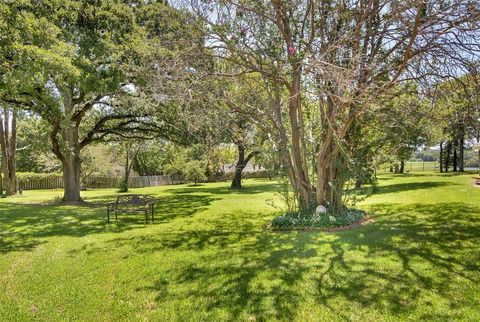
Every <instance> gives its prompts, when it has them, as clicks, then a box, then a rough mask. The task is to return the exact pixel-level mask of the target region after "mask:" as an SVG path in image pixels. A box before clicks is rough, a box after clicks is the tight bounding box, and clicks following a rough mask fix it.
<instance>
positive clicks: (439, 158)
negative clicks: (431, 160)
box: [438, 141, 443, 173]
mask: <svg viewBox="0 0 480 322" xmlns="http://www.w3.org/2000/svg"><path fill="white" fill-rule="evenodd" d="M438 161H439V164H440V173H443V141H442V142H440V156H439V157H438Z"/></svg>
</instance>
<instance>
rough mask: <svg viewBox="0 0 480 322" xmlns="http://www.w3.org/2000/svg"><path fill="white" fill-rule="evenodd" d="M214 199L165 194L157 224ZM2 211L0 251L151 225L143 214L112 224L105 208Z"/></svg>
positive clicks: (1, 207)
mask: <svg viewBox="0 0 480 322" xmlns="http://www.w3.org/2000/svg"><path fill="white" fill-rule="evenodd" d="M92 199H93V198H92ZM213 200H215V198H212V197H209V196H205V195H180V196H177V195H171V196H161V197H159V198H157V202H156V205H155V218H156V220H155V223H156V224H162V223H166V222H169V221H171V220H175V219H177V218H182V217H188V216H192V215H194V214H196V213H197V212H200V211H203V210H205V209H207V208H208V206H209V205H210V204H211V202H212V201H213ZM0 214H2V215H1V216H0V254H1V253H8V252H10V251H29V250H32V249H33V248H35V247H36V246H38V245H39V244H41V243H44V242H47V241H48V239H47V238H49V237H52V236H71V237H82V236H86V235H91V234H102V233H120V232H124V231H127V230H131V229H139V228H142V229H143V228H148V227H149V226H148V225H145V222H144V218H145V217H144V215H143V214H140V213H139V214H119V216H118V221H115V220H112V217H110V220H111V223H110V224H108V223H107V220H106V219H107V217H106V208H105V207H101V208H92V207H80V206H72V205H44V204H15V203H0ZM149 225H151V223H149Z"/></svg>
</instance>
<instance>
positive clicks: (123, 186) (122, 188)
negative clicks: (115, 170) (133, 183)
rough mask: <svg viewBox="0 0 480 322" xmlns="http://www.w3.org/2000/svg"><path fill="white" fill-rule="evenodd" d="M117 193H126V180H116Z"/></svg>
mask: <svg viewBox="0 0 480 322" xmlns="http://www.w3.org/2000/svg"><path fill="white" fill-rule="evenodd" d="M118 192H128V180H127V179H126V178H125V177H121V178H120V180H118Z"/></svg>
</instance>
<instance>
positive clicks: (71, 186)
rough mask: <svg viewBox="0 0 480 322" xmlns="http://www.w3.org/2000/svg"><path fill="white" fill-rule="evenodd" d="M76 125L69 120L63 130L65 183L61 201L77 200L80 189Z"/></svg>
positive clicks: (79, 157) (79, 163)
mask: <svg viewBox="0 0 480 322" xmlns="http://www.w3.org/2000/svg"><path fill="white" fill-rule="evenodd" d="M78 132H79V131H78V125H77V124H75V123H74V122H71V123H70V124H69V125H68V126H66V127H65V128H64V130H63V133H62V135H63V139H64V141H65V144H66V151H65V155H64V156H63V159H61V161H62V167H63V181H64V184H65V187H64V193H63V201H65V202H79V201H82V198H81V197H80V190H81V164H82V161H81V156H80V150H81V149H80V143H79V141H78V136H79V133H78Z"/></svg>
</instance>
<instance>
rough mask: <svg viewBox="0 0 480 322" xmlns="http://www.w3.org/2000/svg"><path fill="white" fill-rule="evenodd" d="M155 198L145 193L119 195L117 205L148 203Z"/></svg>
mask: <svg viewBox="0 0 480 322" xmlns="http://www.w3.org/2000/svg"><path fill="white" fill-rule="evenodd" d="M152 202H155V199H154V198H152V197H150V196H145V195H123V196H118V197H117V205H146V204H148V203H152Z"/></svg>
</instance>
